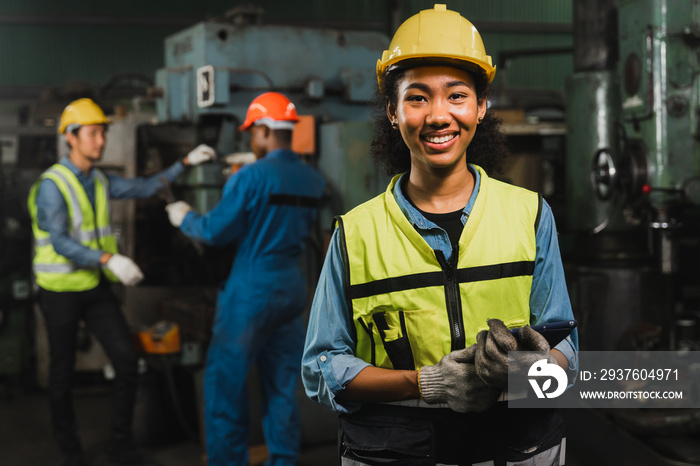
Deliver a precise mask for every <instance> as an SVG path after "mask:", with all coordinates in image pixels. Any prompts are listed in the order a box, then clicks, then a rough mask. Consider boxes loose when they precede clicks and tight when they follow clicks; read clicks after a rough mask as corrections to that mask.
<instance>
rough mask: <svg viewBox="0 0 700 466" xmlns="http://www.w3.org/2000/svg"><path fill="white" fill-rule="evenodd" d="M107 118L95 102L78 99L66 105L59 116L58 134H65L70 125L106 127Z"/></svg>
mask: <svg viewBox="0 0 700 466" xmlns="http://www.w3.org/2000/svg"><path fill="white" fill-rule="evenodd" d="M107 124H109V118H107V117H106V116H105V114H104V112H103V111H102V109H101V108H100V106H99V105H97V104H96V103H95V102H93V101H92V100H91V99H78V100H75V101H73V102H71V103H69V104H68V106H67V107H66V108H65V109H64V110H63V113H62V114H61V121H60V123H59V124H58V134H63V133H65V132H66V128H67V127H68V126H71V125H80V126H83V125H107Z"/></svg>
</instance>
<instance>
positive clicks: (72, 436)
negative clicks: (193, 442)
mask: <svg viewBox="0 0 700 466" xmlns="http://www.w3.org/2000/svg"><path fill="white" fill-rule="evenodd" d="M39 304H40V306H41V309H42V312H43V314H44V318H45V319H46V326H47V329H48V336H49V347H50V351H51V363H50V369H49V388H48V394H49V407H50V410H51V421H52V424H53V430H54V435H55V436H56V441H57V442H58V444H59V446H60V447H61V449H62V450H63V452H64V453H66V454H70V453H75V452H78V451H80V450H81V449H82V447H81V444H80V440H79V439H78V436H77V431H76V422H75V412H74V409H73V395H72V389H73V375H74V370H75V354H76V342H77V330H78V324H79V322H80V321H81V320H84V321H85V322H86V324H87V326H88V328H89V329H90V331H91V332H92V333H93V334H94V335H95V337H96V338H97V339H98V340H99V342H100V344H101V345H102V347H103V348H104V350H105V352H106V353H107V356H108V357H109V359H110V361H111V362H112V366H114V370H115V374H116V376H115V379H114V385H113V397H112V424H111V437H110V451H114V450H119V449H122V448H129V447H130V446H131V444H132V440H133V439H132V425H131V424H132V420H133V412H134V402H135V398H136V384H137V355H136V350H135V348H134V344H133V341H132V339H131V334H130V332H129V327H128V325H127V323H126V319H125V317H124V314H123V313H122V311H121V308H120V306H119V300H118V299H117V296H116V295H115V294H114V292H113V291H112V289H111V288H110V284H109V283H108V282H106V281H105V280H104V279H103V280H102V282H101V283H100V284H99V285H98V286H97V287H96V288H93V289H92V290H88V291H69V292H55V291H48V290H45V289H40V292H39Z"/></svg>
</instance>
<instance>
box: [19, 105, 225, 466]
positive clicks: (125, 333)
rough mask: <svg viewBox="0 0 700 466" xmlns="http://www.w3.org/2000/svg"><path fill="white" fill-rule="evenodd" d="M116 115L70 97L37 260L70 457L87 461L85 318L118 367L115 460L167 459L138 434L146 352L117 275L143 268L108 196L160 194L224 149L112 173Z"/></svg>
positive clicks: (123, 277) (59, 424)
mask: <svg viewBox="0 0 700 466" xmlns="http://www.w3.org/2000/svg"><path fill="white" fill-rule="evenodd" d="M109 123H110V121H109V119H108V118H107V117H106V116H105V114H104V112H103V111H102V109H101V108H100V107H99V106H98V105H97V104H96V103H95V102H93V101H92V100H90V99H79V100H76V101H74V102H71V103H70V104H69V105H68V106H67V107H66V108H65V110H64V111H63V114H62V115H61V121H60V124H59V128H58V131H59V133H60V134H65V137H66V142H67V143H68V146H69V148H70V150H69V153H68V155H67V156H66V157H64V158H63V159H62V160H61V161H60V162H58V163H56V164H54V165H53V166H51V167H50V168H49V169H48V170H46V171H45V172H44V173H43V174H42V175H41V176H40V177H39V179H38V180H37V181H36V183H35V184H34V185H33V186H32V188H31V190H30V194H29V199H28V207H29V212H30V214H31V218H32V230H33V233H34V247H35V249H34V261H33V269H34V274H35V277H36V282H37V285H38V286H39V295H38V300H39V304H40V307H41V310H42V313H43V315H44V318H45V320H46V328H47V331H48V338H49V345H50V353H51V354H50V355H51V362H50V369H49V387H48V394H49V406H50V411H51V420H52V424H53V431H54V435H55V437H56V440H57V442H58V444H59V447H60V448H61V451H62V453H63V455H64V462H63V464H64V465H66V466H69V465H70V466H72V465H82V464H84V458H83V453H82V446H81V443H80V440H79V438H78V436H77V426H76V421H75V413H74V410H73V403H72V394H71V392H72V382H73V368H74V364H75V352H76V336H77V330H78V325H79V323H80V321H84V322H85V323H86V324H87V326H88V327H89V328H90V330H91V331H92V333H93V334H94V335H95V336H96V337H97V339H98V340H99V342H100V343H101V345H102V347H103V348H104V350H105V352H106V353H107V356H108V357H109V359H110V361H111V363H112V365H113V366H114V369H115V380H114V397H113V414H112V422H111V436H110V445H109V450H108V458H107V460H108V462H107V464H108V465H110V466H122V465H124V466H127V465H132V466H133V465H142V466H145V465H156V464H158V463H157V462H155V461H154V460H152V459H150V458H148V457H146V456H144V455H142V454H141V453H140V452H139V451H138V450H137V449H136V448H135V447H134V442H133V438H132V425H131V424H132V418H133V410H134V399H135V395H136V382H137V355H136V351H135V349H134V347H133V344H132V339H131V335H130V332H129V328H128V326H127V322H126V319H125V317H124V314H123V313H122V311H121V309H120V305H119V300H118V298H117V296H116V295H115V294H114V292H113V291H112V287H111V284H112V283H118V282H121V283H122V284H124V285H127V286H133V285H136V284H137V283H139V282H140V281H141V280H142V279H143V274H142V273H141V269H140V268H139V267H138V265H136V263H134V261H132V260H131V259H130V258H129V257H126V256H124V255H121V254H119V251H118V248H117V239H116V237H115V232H114V231H113V229H112V225H111V219H110V209H109V203H110V200H111V199H127V198H143V197H148V196H152V195H154V194H155V193H156V192H157V191H158V189H159V188H160V187H161V181H160V178H161V177H165V178H166V179H168V180H169V181H172V180H174V179H175V178H176V177H177V176H178V175H179V174H180V173H182V172H183V171H184V170H185V166H188V165H197V164H200V163H203V162H206V161H208V160H211V159H213V158H214V156H215V153H214V150H213V149H212V148H210V147H208V146H204V145H201V146H198V147H197V148H195V149H194V150H192V151H191V152H190V153H189V154H188V155H187V156H186V157H185V158H184V159H183V160H182V161H181V162H177V163H175V164H174V165H172V166H171V167H169V168H168V169H166V170H164V171H163V172H161V173H158V174H157V175H154V176H152V177H150V178H136V179H125V178H122V177H119V176H116V175H112V174H106V173H103V172H102V170H100V169H98V168H96V167H95V164H96V163H97V162H98V161H99V160H100V159H101V158H102V153H103V151H104V148H105V142H106V136H107V127H108V125H109Z"/></svg>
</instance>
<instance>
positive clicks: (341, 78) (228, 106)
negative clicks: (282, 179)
mask: <svg viewBox="0 0 700 466" xmlns="http://www.w3.org/2000/svg"><path fill="white" fill-rule="evenodd" d="M242 22H243V21H242V20H241V18H231V23H220V22H203V23H199V24H196V25H195V26H192V27H190V28H188V29H186V30H184V31H182V32H179V33H177V34H174V35H173V36H170V37H168V38H167V39H166V41H165V68H163V69H160V70H158V72H157V74H156V85H157V87H158V94H159V95H160V98H158V100H157V112H158V119H159V120H160V121H161V122H180V123H186V124H192V125H195V126H196V127H197V128H199V135H200V136H199V139H200V141H198V142H207V143H209V144H211V145H213V146H214V147H216V149H217V151H218V152H219V153H220V154H230V153H234V152H246V151H248V150H249V149H248V147H247V140H246V138H245V137H244V135H242V134H240V133H239V132H238V131H237V127H238V125H240V124H241V123H242V121H243V120H244V117H245V113H246V110H247V108H248V104H249V103H250V101H251V100H252V99H253V98H255V97H256V96H257V95H259V94H260V93H262V92H266V91H270V90H274V91H278V92H282V93H284V94H286V95H288V96H289V97H290V98H291V100H292V101H293V102H294V103H295V104H296V106H297V110H298V111H299V113H300V114H303V115H311V116H313V119H314V120H313V121H314V124H313V126H314V130H315V141H314V142H315V143H316V144H314V145H315V147H317V150H316V152H315V153H313V154H308V155H313V156H314V158H315V159H317V163H318V167H319V169H320V170H321V171H322V172H323V173H324V174H325V175H326V177H327V178H328V179H329V181H330V183H331V184H332V185H333V187H334V188H335V189H336V190H337V191H338V192H339V194H340V198H341V199H342V200H343V203H344V205H343V206H340V208H341V209H342V208H343V207H349V206H352V205H355V204H357V203H358V202H362V201H364V200H366V199H369V198H370V197H371V196H372V195H374V194H376V193H379V192H380V191H381V190H383V188H384V186H383V185H384V179H383V178H382V177H380V176H377V175H376V174H375V173H374V170H373V169H372V167H371V164H369V162H368V161H367V157H366V155H367V153H368V151H367V148H368V144H369V140H370V137H371V126H370V117H369V109H368V106H367V104H368V102H369V100H370V98H371V96H372V93H373V91H374V88H375V83H376V74H375V73H376V72H375V65H376V61H377V57H379V56H380V55H381V52H382V51H383V50H384V49H386V48H387V46H388V42H389V40H388V38H387V37H386V36H385V35H383V34H380V33H377V32H360V31H339V30H329V29H310V28H299V27H291V26H259V25H246V24H241V23H242ZM336 213H337V212H336Z"/></svg>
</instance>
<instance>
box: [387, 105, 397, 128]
mask: <svg viewBox="0 0 700 466" xmlns="http://www.w3.org/2000/svg"><path fill="white" fill-rule="evenodd" d="M386 116H387V118H389V122H391V126H392V127H395V128H397V127H398V125H399V120H398V118H397V117H396V105H394V104H392V103H391V102H389V101H387V103H386Z"/></svg>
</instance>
